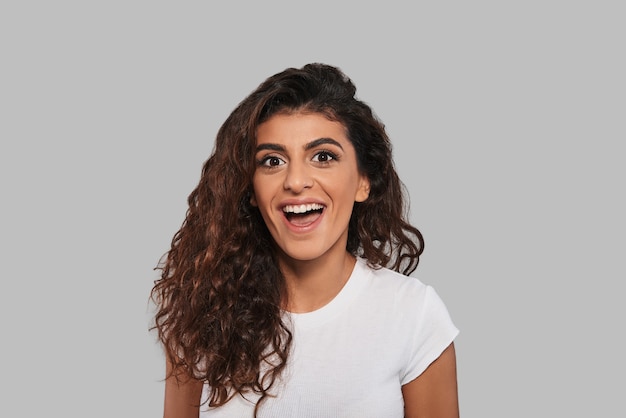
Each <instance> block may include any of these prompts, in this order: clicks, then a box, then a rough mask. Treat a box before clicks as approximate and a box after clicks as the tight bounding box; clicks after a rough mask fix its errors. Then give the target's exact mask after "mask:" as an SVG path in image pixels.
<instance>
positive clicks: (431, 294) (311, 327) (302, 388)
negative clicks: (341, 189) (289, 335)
mask: <svg viewBox="0 0 626 418" xmlns="http://www.w3.org/2000/svg"><path fill="white" fill-rule="evenodd" d="M286 315H287V318H286V321H287V323H291V329H292V331H293V338H294V340H293V346H292V347H293V348H292V352H291V353H290V357H289V359H288V365H287V367H286V369H285V370H284V371H283V374H282V375H281V382H279V383H276V384H275V385H274V386H273V387H272V393H273V394H274V395H276V397H273V398H267V399H265V400H264V401H263V403H262V404H261V407H260V409H259V418H270V417H271V418H309V417H310V418H314V417H315V418H318V417H324V418H326V417H341V418H350V417H358V418H368V417H372V418H394V417H398V418H402V417H404V401H403V398H402V392H401V386H402V385H404V384H406V383H408V382H410V381H412V380H413V379H415V378H416V377H418V376H419V375H420V374H421V373H422V372H423V371H424V370H426V368H427V367H428V366H429V365H430V363H432V362H433V361H434V360H435V359H437V357H439V355H440V354H441V353H442V352H443V350H444V349H445V348H446V347H448V346H449V345H450V343H451V342H452V341H453V340H454V338H455V337H456V336H457V334H458V332H459V331H458V329H457V328H456V327H455V325H454V324H453V322H452V320H451V318H450V315H449V314H448V311H447V309H446V307H445V305H444V304H443V302H442V301H441V299H440V298H439V296H438V295H437V294H436V293H435V291H434V290H433V288H432V287H430V286H427V285H424V284H423V283H422V282H420V281H419V280H418V279H416V278H414V277H407V276H404V275H402V274H399V273H396V272H394V271H392V270H389V269H385V268H383V269H379V270H373V269H370V268H369V267H368V266H367V265H366V262H365V260H363V259H357V262H356V264H355V267H354V270H353V272H352V274H351V276H350V278H349V280H348V281H347V283H346V284H345V286H344V287H343V289H342V290H341V291H340V292H339V294H337V296H336V297H335V298H334V299H333V300H332V301H331V302H330V303H328V304H327V305H326V306H324V307H322V308H320V309H318V310H316V311H313V312H309V313H304V314H293V313H287V314H286ZM207 389H208V388H207V387H206V386H205V391H204V394H203V400H204V399H206V396H207ZM246 398H247V399H244V398H243V397H241V396H236V397H234V398H233V399H231V400H230V401H229V402H228V403H227V404H225V405H224V406H222V407H219V408H208V407H207V406H206V404H205V405H203V406H202V407H201V408H200V411H201V412H200V418H239V417H242V418H244V417H245V418H252V417H253V411H254V402H256V400H257V399H258V397H256V396H254V395H249V396H246Z"/></svg>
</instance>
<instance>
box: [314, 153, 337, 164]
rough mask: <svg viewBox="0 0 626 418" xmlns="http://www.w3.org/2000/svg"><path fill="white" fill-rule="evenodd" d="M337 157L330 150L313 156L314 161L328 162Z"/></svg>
mask: <svg viewBox="0 0 626 418" xmlns="http://www.w3.org/2000/svg"><path fill="white" fill-rule="evenodd" d="M335 159H337V157H336V156H335V154H333V153H331V152H328V151H320V152H318V153H317V154H315V155H314V156H313V161H315V162H318V163H327V162H329V161H331V160H335Z"/></svg>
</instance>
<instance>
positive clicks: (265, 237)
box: [151, 63, 424, 409]
mask: <svg viewBox="0 0 626 418" xmlns="http://www.w3.org/2000/svg"><path fill="white" fill-rule="evenodd" d="M355 93H356V87H355V86H354V84H353V83H352V82H351V81H350V79H349V78H348V77H347V76H346V75H345V74H344V73H343V72H342V71H341V70H340V69H338V68H336V67H332V66H329V65H325V64H318V63H314V64H308V65H305V66H304V67H302V68H299V69H297V68H288V69H286V70H284V71H282V72H280V73H278V74H275V75H273V76H271V77H269V78H268V79H267V80H265V81H264V82H263V83H261V84H260V85H259V87H258V88H257V89H256V90H255V91H253V92H252V93H251V94H250V95H249V96H248V97H246V98H245V99H244V100H243V101H242V102H241V103H240V104H239V105H238V106H237V107H236V108H235V109H234V110H233V112H232V113H231V114H230V115H229V117H228V118H227V119H226V121H225V122H224V124H223V125H222V126H221V127H220V129H219V131H218V133H217V136H216V140H215V144H214V148H213V152H212V154H211V156H210V157H209V159H208V160H207V161H206V162H205V164H204V166H203V169H202V174H201V178H200V182H199V184H198V186H197V187H196V188H195V189H194V190H193V191H192V193H191V194H190V195H189V198H188V204H189V208H188V210H187V213H186V218H185V220H184V222H183V224H182V226H181V228H180V229H179V230H178V232H176V234H175V235H174V237H173V239H172V242H171V248H170V250H169V251H168V252H167V253H166V254H165V256H164V257H163V259H162V260H161V262H160V263H159V265H158V266H157V269H159V270H161V277H160V278H159V279H158V280H156V281H155V284H154V287H153V289H152V292H151V298H152V300H153V301H154V302H155V303H156V305H157V312H156V315H155V325H154V327H153V328H154V329H156V330H157V331H158V337H159V339H160V340H161V342H162V343H163V345H164V348H165V352H166V355H167V358H168V361H170V363H171V364H172V366H173V370H172V373H174V374H176V375H178V374H179V373H180V372H181V371H183V372H184V373H186V374H188V375H190V376H193V377H194V378H196V379H198V380H201V381H203V382H206V383H208V385H209V387H210V395H209V398H208V402H209V405H210V406H220V405H223V404H225V403H226V402H227V401H228V400H229V399H230V398H231V397H232V396H234V395H236V394H238V393H239V394H246V393H250V392H253V393H256V394H258V395H260V401H259V402H258V403H257V405H256V407H257V409H258V406H259V404H260V403H261V401H262V400H263V399H265V398H266V397H267V396H271V395H270V388H271V387H272V385H273V384H274V382H275V381H276V380H277V379H278V377H279V375H280V373H281V371H282V370H283V369H284V368H285V365H286V362H287V357H288V355H289V351H290V347H291V344H292V334H291V331H290V329H289V327H288V325H287V324H286V323H285V322H284V321H283V316H282V314H283V311H282V310H281V307H283V306H285V305H284V303H285V300H286V292H285V282H284V277H283V275H282V273H281V271H280V270H279V268H278V263H277V259H276V255H275V252H274V250H273V240H272V238H271V236H270V233H269V231H268V229H267V227H266V226H265V223H264V222H263V219H262V218H261V215H260V213H259V211H258V209H257V208H255V207H253V206H252V205H251V204H250V195H251V192H252V176H253V174H254V171H255V159H254V152H255V151H254V148H255V140H256V139H255V136H256V130H257V127H258V126H259V124H261V123H263V122H264V121H267V120H268V119H269V118H270V117H272V116H273V115H276V114H279V113H292V112H313V113H320V114H323V115H325V116H326V117H327V118H329V119H330V120H334V121H338V122H340V123H341V124H343V126H344V127H345V129H346V132H347V137H348V139H349V140H350V141H351V142H352V144H353V146H354V148H355V151H356V155H357V164H358V168H359V170H360V171H361V172H362V173H364V174H366V175H367V177H368V179H369V181H370V193H369V197H368V199H367V200H366V201H364V202H361V203H355V206H354V209H353V213H352V217H351V219H350V224H349V230H348V231H349V232H348V243H347V251H348V252H349V253H351V254H352V255H355V256H361V257H363V258H365V259H366V260H367V261H368V264H369V265H370V266H372V267H374V268H378V267H380V266H385V267H388V268H391V269H394V270H396V271H399V272H401V273H403V274H405V275H409V274H411V273H412V272H413V271H414V270H415V268H416V267H417V264H418V262H419V256H420V254H421V253H422V251H423V248H424V240H423V238H422V235H421V233H420V232H419V231H418V230H417V229H416V228H415V227H413V226H412V225H410V224H409V223H408V221H407V218H408V204H407V201H406V200H405V196H406V195H405V193H404V185H403V184H402V182H401V181H400V179H399V178H398V175H397V173H396V170H395V167H394V163H393V159H392V149H391V144H390V141H389V138H388V136H387V134H386V133H385V128H384V125H383V124H382V123H381V122H380V121H379V120H378V118H377V117H376V116H375V115H374V114H373V112H372V110H371V108H370V107H369V106H368V105H367V104H366V103H364V102H362V101H360V100H358V99H357V98H356V97H355Z"/></svg>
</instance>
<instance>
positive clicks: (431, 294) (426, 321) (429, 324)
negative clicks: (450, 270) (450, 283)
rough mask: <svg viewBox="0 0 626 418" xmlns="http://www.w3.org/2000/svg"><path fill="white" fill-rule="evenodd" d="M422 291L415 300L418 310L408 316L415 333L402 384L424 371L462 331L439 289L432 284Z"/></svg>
mask: <svg viewBox="0 0 626 418" xmlns="http://www.w3.org/2000/svg"><path fill="white" fill-rule="evenodd" d="M421 293H422V294H421V297H419V298H418V303H417V304H415V303H411V305H412V310H413V312H414V313H413V314H409V315H407V317H406V318H407V320H408V324H409V326H408V327H407V328H406V329H407V332H408V333H410V334H411V337H410V338H409V339H408V342H409V345H408V348H407V353H406V354H407V357H406V366H405V368H404V369H403V370H402V371H401V374H400V383H401V384H402V385H404V384H406V383H409V382H410V381H412V380H414V379H415V378H417V377H418V376H419V375H420V374H422V373H423V372H424V370H426V369H427V368H428V366H429V365H430V364H431V363H432V362H433V361H435V360H436V359H437V358H438V357H439V356H440V355H441V353H442V352H443V351H444V350H445V349H446V348H447V347H448V346H449V345H450V344H451V343H452V342H453V341H454V339H455V338H456V336H457V335H458V334H459V330H458V329H457V327H456V326H455V325H454V323H453V322H452V318H451V317H450V314H449V312H448V309H447V308H446V306H445V304H444V303H443V301H442V300H441V298H440V297H439V295H438V294H437V292H435V290H434V289H433V288H432V287H431V286H425V289H424V291H423V292H421ZM416 307H417V308H416ZM408 308H409V309H410V308H411V307H410V306H409V307H408Z"/></svg>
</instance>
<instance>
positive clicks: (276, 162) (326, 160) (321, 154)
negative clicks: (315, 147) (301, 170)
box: [257, 150, 339, 168]
mask: <svg viewBox="0 0 626 418" xmlns="http://www.w3.org/2000/svg"><path fill="white" fill-rule="evenodd" d="M311 161H313V162H314V163H316V164H321V165H326V164H330V163H331V162H332V161H339V156H338V155H337V154H335V153H334V152H331V151H328V150H321V151H318V152H316V153H315V154H313V158H311ZM284 164H286V161H285V160H284V159H283V158H282V157H279V156H277V155H272V154H270V155H266V156H264V157H262V158H260V159H258V160H257V165H258V166H260V167H267V168H275V167H280V166H282V165H284Z"/></svg>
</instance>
